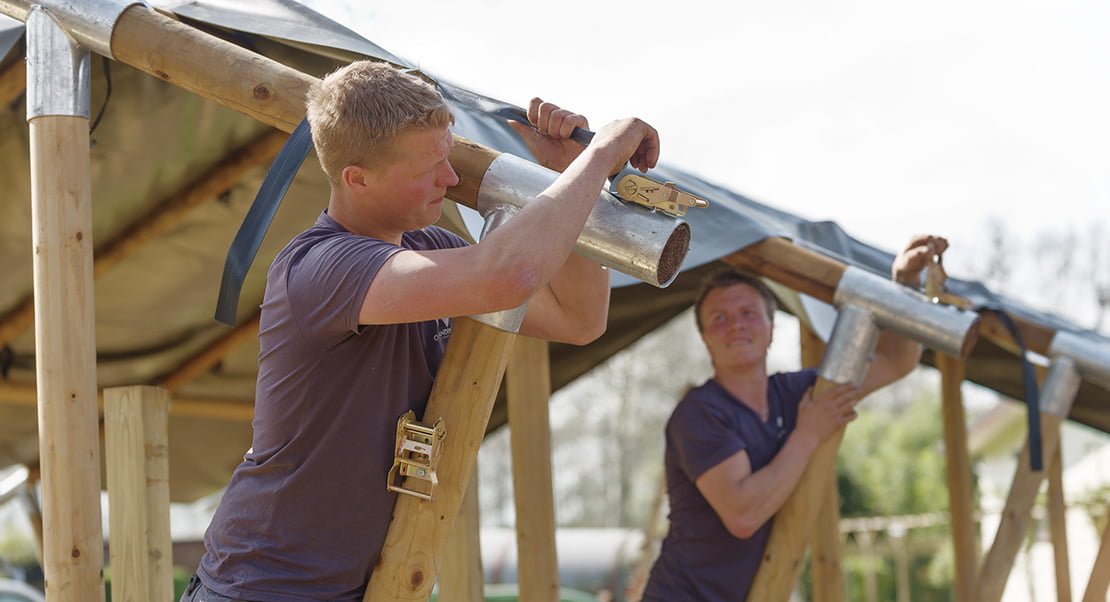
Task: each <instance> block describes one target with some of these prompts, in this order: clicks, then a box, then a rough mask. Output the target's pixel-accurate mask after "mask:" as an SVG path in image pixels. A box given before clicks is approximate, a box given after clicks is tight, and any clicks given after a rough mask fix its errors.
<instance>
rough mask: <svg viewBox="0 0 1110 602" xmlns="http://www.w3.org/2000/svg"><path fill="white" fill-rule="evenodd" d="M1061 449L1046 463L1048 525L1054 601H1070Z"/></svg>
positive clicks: (1066, 514)
mask: <svg viewBox="0 0 1110 602" xmlns="http://www.w3.org/2000/svg"><path fill="white" fill-rule="evenodd" d="M1062 454H1063V450H1062V449H1061V447H1060V446H1056V453H1055V454H1054V455H1053V456H1052V457H1051V459H1050V461H1049V464H1048V525H1049V530H1050V531H1051V533H1052V554H1053V558H1054V560H1055V564H1056V601H1057V602H1071V569H1070V568H1069V566H1068V506H1067V504H1066V503H1065V501H1064V466H1063V464H1064V463H1063V457H1062Z"/></svg>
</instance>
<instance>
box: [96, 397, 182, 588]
mask: <svg viewBox="0 0 1110 602" xmlns="http://www.w3.org/2000/svg"><path fill="white" fill-rule="evenodd" d="M169 401H170V397H169V392H168V391H166V390H165V389H160V388H158V387H148V386H137V387H115V388H111V389H105V390H104V439H105V440H104V451H105V459H106V462H105V464H106V466H107V469H108V496H109V500H110V502H111V503H110V504H109V508H108V519H109V525H110V526H111V532H110V539H111V545H110V546H109V550H110V552H111V554H112V559H111V560H112V577H113V578H112V599H113V600H120V601H128V600H136V601H141V600H169V599H171V598H172V597H173V558H172V554H173V546H172V543H171V541H170V481H169V436H168V434H167V433H168V428H167V419H168V410H169Z"/></svg>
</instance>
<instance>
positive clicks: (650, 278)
mask: <svg viewBox="0 0 1110 602" xmlns="http://www.w3.org/2000/svg"><path fill="white" fill-rule="evenodd" d="M558 176H559V174H558V173H556V172H554V171H551V170H550V169H546V168H544V167H540V166H539V165H536V164H535V163H532V162H531V161H527V160H525V159H521V158H520V157H517V156H514V155H510V154H508V153H502V154H501V155H499V156H498V157H497V158H496V159H494V161H493V163H492V164H490V166H489V169H488V170H486V174H485V176H484V177H483V178H482V185H481V187H480V188H479V190H478V211H479V212H480V213H481V214H482V215H486V213H487V211H488V210H489V208H490V207H494V206H497V205H511V206H513V207H517V208H524V207H525V206H526V205H527V204H528V203H530V202H532V200H533V199H535V198H536V197H537V196H539V195H540V193H542V192H543V191H544V190H547V188H548V187H549V186H551V184H552V183H553V182H555V179H556V178H557V177H558ZM689 248H690V226H689V225H688V224H687V223H686V222H684V221H682V220H680V219H675V218H673V217H670V216H668V215H666V214H663V213H661V212H656V211H651V210H650V209H646V208H644V207H640V206H638V205H631V204H628V203H624V202H622V201H620V200H619V199H617V198H616V197H615V196H613V195H612V194H610V193H609V192H608V191H605V190H602V191H601V194H600V195H598V199H597V204H596V205H595V206H594V209H593V211H592V212H591V213H590V216H589V218H587V219H586V225H585V226H584V227H583V228H582V234H581V236H579V237H578V244H577V245H576V246H575V252H577V253H578V254H579V255H582V256H583V257H587V258H589V259H592V260H594V261H596V262H598V263H600V264H601V265H604V266H608V267H610V268H613V269H614V270H617V271H620V272H623V273H625V274H628V275H629V276H632V277H633V278H638V279H640V280H642V281H644V282H647V283H648V284H651V285H654V286H657V287H660V288H662V287H665V286H667V285H668V284H670V283H671V281H672V280H674V278H675V276H677V275H678V272H679V268H681V267H682V262H683V260H685V259H686V252H687V251H688V250H689Z"/></svg>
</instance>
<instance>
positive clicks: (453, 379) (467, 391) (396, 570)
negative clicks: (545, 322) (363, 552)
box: [363, 318, 516, 602]
mask: <svg viewBox="0 0 1110 602" xmlns="http://www.w3.org/2000/svg"><path fill="white" fill-rule="evenodd" d="M515 337H516V335H513V334H509V333H506V332H502V331H500V330H496V329H494V328H492V327H489V326H485V325H483V324H480V323H478V322H476V321H474V320H472V319H470V318H456V319H454V320H453V321H452V332H451V340H450V341H449V342H448V343H447V353H446V355H445V356H444V358H443V363H442V364H441V365H440V368H439V374H438V375H437V376H436V381H435V385H433V387H432V394H431V398H430V399H429V400H428V407H427V409H426V410H425V412H424V416H423V421H424V422H425V423H429V424H430V423H434V422H435V421H436V420H437V419H439V418H443V420H444V422H445V423H446V427H447V436H446V437H445V438H444V441H443V455H442V457H441V459H440V462H439V470H438V475H439V484H438V485H436V488H435V493H434V498H433V499H432V500H430V501H424V500H421V499H418V498H416V497H413V496H411V495H404V494H402V495H399V496H398V498H397V505H396V506H395V507H394V509H393V521H392V522H391V523H390V525H389V532H388V533H387V534H386V538H385V544H384V545H383V546H382V552H381V556H380V558H379V561H378V564H377V565H376V566H375V567H374V573H373V575H372V576H371V578H370V585H369V587H367V589H366V596H365V597H364V598H363V599H364V600H365V601H366V602H383V601H386V600H427V599H428V595H429V594H430V593H431V591H432V585H433V584H434V583H435V579H436V574H437V572H438V569H439V562H440V556H441V555H442V553H443V548H444V544H445V543H446V541H447V536H448V534H449V533H450V532H451V529H452V527H453V526H454V523H455V518H456V517H457V516H458V515H459V508H460V507H461V505H462V498H463V495H464V494H465V492H466V487H467V483H468V482H469V481H470V477H471V472H472V471H473V468H474V464H475V459H476V458H477V456H478V448H479V447H480V446H481V444H482V439H483V437H484V436H485V432H486V426H487V424H488V423H489V416H490V412H492V410H493V402H494V400H495V399H496V397H497V391H498V389H499V388H500V385H501V377H502V376H503V375H504V373H505V366H506V364H508V361H509V354H510V353H511V351H512V344H513V339H514V338H515Z"/></svg>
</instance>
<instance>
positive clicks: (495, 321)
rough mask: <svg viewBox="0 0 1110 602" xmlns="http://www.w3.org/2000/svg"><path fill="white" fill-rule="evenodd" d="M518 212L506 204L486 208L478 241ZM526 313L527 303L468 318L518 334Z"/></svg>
mask: <svg viewBox="0 0 1110 602" xmlns="http://www.w3.org/2000/svg"><path fill="white" fill-rule="evenodd" d="M519 212H520V209H519V208H517V207H514V206H512V205H506V204H501V205H495V206H493V207H489V208H487V210H486V211H483V212H482V214H483V215H484V216H485V218H486V223H485V224H483V226H482V234H481V236H480V237H479V239H485V238H486V235H487V234H489V233H490V232H493V231H494V230H496V229H497V228H499V227H501V226H503V225H505V223H506V222H508V221H509V220H510V219H512V218H513V216H515V215H516V214H517V213H519ZM526 313H528V302H527V301H525V302H524V303H523V304H521V305H520V307H515V308H513V309H504V310H501V311H495V312H490V313H485V314H478V315H474V316H470V318H471V319H473V320H475V321H477V322H481V323H482V324H485V325H486V326H492V327H494V328H496V329H498V330H503V331H505V332H512V333H517V332H520V325H521V324H523V323H524V314H526Z"/></svg>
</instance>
